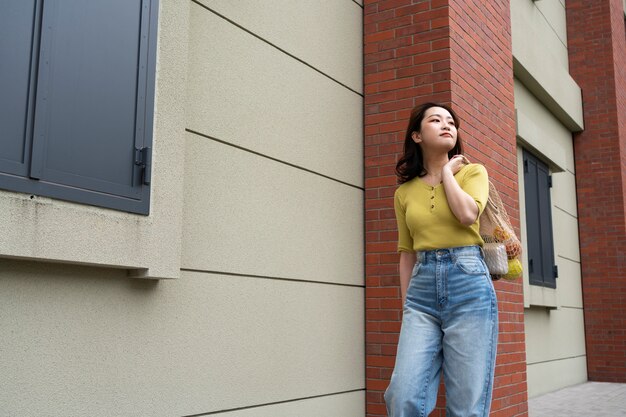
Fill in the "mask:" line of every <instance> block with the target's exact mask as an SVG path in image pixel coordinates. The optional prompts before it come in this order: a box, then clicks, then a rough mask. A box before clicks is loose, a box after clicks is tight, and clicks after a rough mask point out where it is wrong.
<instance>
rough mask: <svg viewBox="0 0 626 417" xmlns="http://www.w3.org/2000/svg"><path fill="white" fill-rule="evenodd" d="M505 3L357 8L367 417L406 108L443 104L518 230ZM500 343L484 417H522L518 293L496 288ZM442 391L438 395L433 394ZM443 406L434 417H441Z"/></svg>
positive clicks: (385, 302)
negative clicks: (360, 15) (488, 414)
mask: <svg viewBox="0 0 626 417" xmlns="http://www.w3.org/2000/svg"><path fill="white" fill-rule="evenodd" d="M510 28H511V24H510V4H509V1H507V0H495V1H491V2H465V1H453V0H429V1H420V2H414V1H411V0H378V1H376V0H365V16H364V54H365V57H364V60H365V199H366V201H365V210H366V213H365V219H366V344H367V346H366V353H367V359H366V366H367V371H366V379H367V416H384V415H386V413H385V407H384V400H383V392H384V390H385V388H386V387H387V385H388V383H389V377H390V375H391V371H392V369H393V365H394V362H395V352H396V344H397V341H398V332H399V330H400V320H401V305H400V290H399V286H398V283H399V279H398V255H397V253H396V244H397V241H396V239H397V235H396V223H395V217H394V211H393V192H394V190H395V188H396V177H395V174H394V168H395V163H396V161H397V159H398V157H399V155H400V153H401V152H402V144H403V140H404V130H405V129H406V123H407V121H408V117H409V113H410V110H411V109H412V108H413V106H414V105H416V104H419V103H421V102H424V101H438V102H443V103H446V104H451V105H452V106H453V108H454V109H455V110H456V111H457V112H458V114H459V116H460V118H461V120H462V123H461V133H462V135H463V139H464V144H465V147H466V154H467V155H468V156H469V158H470V159H472V160H474V161H477V162H481V163H483V164H485V165H486V166H487V169H488V171H489V173H490V176H491V178H492V180H493V181H494V182H495V183H496V185H497V186H498V187H499V189H500V191H501V193H502V195H503V199H504V201H505V204H507V206H508V209H509V214H510V215H511V217H512V219H513V221H514V222H516V224H515V226H516V227H518V226H519V222H518V219H519V209H518V207H519V202H518V190H517V159H516V150H515V140H516V139H515V120H514V114H515V110H514V101H513V69H512V52H511V29H510ZM496 289H497V292H498V300H499V308H500V339H499V344H498V360H497V367H496V384H495V389H494V401H493V405H492V416H501V417H505V416H507V417H508V416H526V415H527V403H526V400H527V395H526V392H527V391H526V358H525V348H524V315H523V314H524V313H523V297H522V285H521V282H518V283H508V282H497V283H496ZM442 394H443V390H440V396H441V395H442ZM444 406H445V405H444V403H443V399H442V398H440V401H439V404H438V408H437V410H436V411H435V412H434V413H433V416H441V417H443V416H444V415H445V412H444V411H443V408H442V407H444Z"/></svg>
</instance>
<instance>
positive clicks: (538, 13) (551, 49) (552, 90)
mask: <svg viewBox="0 0 626 417" xmlns="http://www.w3.org/2000/svg"><path fill="white" fill-rule="evenodd" d="M511 33H512V41H513V68H514V71H515V76H516V77H517V78H518V79H520V80H521V81H522V82H523V83H524V84H525V85H526V87H527V88H528V89H529V90H530V91H532V93H533V94H534V95H535V96H537V97H538V98H540V100H541V101H542V102H543V104H544V106H545V107H546V108H547V109H548V110H549V111H550V112H551V113H552V114H553V115H554V116H555V117H556V118H557V119H558V120H559V121H560V122H561V123H562V124H563V125H564V126H566V127H567V128H568V129H569V130H570V131H580V130H582V129H583V128H584V126H583V113H582V96H581V92H580V87H578V85H577V84H576V82H575V81H574V80H573V79H572V77H571V76H570V75H569V70H568V68H569V64H568V55H567V29H566V19H565V4H564V2H562V1H561V0H542V1H531V0H512V1H511Z"/></svg>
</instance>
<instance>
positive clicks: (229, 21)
mask: <svg viewBox="0 0 626 417" xmlns="http://www.w3.org/2000/svg"><path fill="white" fill-rule="evenodd" d="M191 2H192V3H195V4H197V5H198V6H200V7H202V8H204V9H206V10H208V11H210V12H211V13H213V14H215V15H216V16H218V17H221V18H222V19H224V20H226V21H227V22H228V23H230V24H232V25H235V26H237V27H238V28H239V29H241V30H243V31H244V32H246V33H248V34H250V35H252V36H254V37H255V38H257V39H259V40H260V41H263V42H265V43H266V44H268V45H270V46H272V47H274V48H276V49H278V50H279V51H280V52H282V53H284V54H286V55H288V56H290V57H291V58H293V59H295V60H296V61H298V62H301V63H302V64H304V65H306V66H307V67H309V68H311V69H312V70H314V71H316V72H318V73H320V74H321V75H323V76H324V77H326V78H328V79H329V80H332V81H334V82H336V83H337V84H339V85H340V86H342V87H344V88H347V89H348V90H350V91H352V92H353V93H355V94H357V95H359V96H361V97H364V95H363V93H359V92H358V91H356V90H354V89H353V88H350V87H348V86H347V85H346V84H344V83H342V82H341V81H339V80H337V79H335V78H333V77H331V76H330V75H328V74H326V73H325V72H323V71H321V70H319V69H317V68H315V67H314V66H313V65H311V64H309V63H308V62H306V61H304V60H302V59H300V58H298V57H297V56H295V55H293V54H291V53H289V52H287V51H285V50H284V49H282V48H280V47H279V46H277V45H274V44H273V43H272V42H270V41H268V40H267V39H264V38H262V37H260V36H259V35H257V34H256V33H254V32H252V31H251V30H249V29H246V28H245V27H243V26H241V25H240V24H239V23H236V22H235V21H233V20H231V19H229V18H227V17H226V16H224V15H222V14H220V13H218V12H216V11H215V10H213V9H211V8H209V7H207V6H206V5H204V4H202V3H200V2H199V1H198V0H191ZM357 4H358V3H357ZM359 6H360V5H359Z"/></svg>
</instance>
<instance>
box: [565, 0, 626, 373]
mask: <svg viewBox="0 0 626 417" xmlns="http://www.w3.org/2000/svg"><path fill="white" fill-rule="evenodd" d="M565 5H566V11H567V27H568V33H567V37H568V49H569V63H570V74H571V75H572V77H573V78H574V80H575V81H576V82H577V83H578V85H579V86H580V87H581V89H582V93H583V110H584V122H585V130H584V131H583V132H581V133H578V134H575V135H574V152H575V159H576V188H577V193H578V221H579V233H580V251H581V253H580V255H581V263H582V283H583V302H584V314H585V337H586V341H587V371H588V374H589V379H590V380H592V381H606V382H626V201H625V195H626V170H625V169H624V167H625V165H626V41H625V39H624V38H625V34H624V9H623V4H622V0H568V1H567V2H565Z"/></svg>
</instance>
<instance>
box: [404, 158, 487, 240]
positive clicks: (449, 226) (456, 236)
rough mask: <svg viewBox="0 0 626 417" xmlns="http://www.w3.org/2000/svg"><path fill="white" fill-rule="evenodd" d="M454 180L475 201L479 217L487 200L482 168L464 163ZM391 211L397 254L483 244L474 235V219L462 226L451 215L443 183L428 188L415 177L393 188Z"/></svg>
mask: <svg viewBox="0 0 626 417" xmlns="http://www.w3.org/2000/svg"><path fill="white" fill-rule="evenodd" d="M454 178H455V179H456V181H457V182H458V183H459V185H460V186H461V188H462V189H463V191H465V192H466V193H467V194H469V195H470V196H472V198H473V199H474V200H475V201H476V204H477V205H478V213H479V216H480V213H482V212H483V209H484V207H485V204H487V199H488V198H489V179H488V177H487V170H486V169H485V167H484V166H482V165H480V164H468V165H466V166H464V167H463V168H461V169H460V170H459V171H458V172H457V173H456V174H455V175H454ZM394 208H395V212H396V220H397V221H398V251H399V252H402V251H404V252H415V251H422V250H432V249H441V248H452V247H457V246H469V245H480V246H482V245H483V244H484V242H483V240H482V238H481V237H480V233H479V232H478V230H479V224H478V220H476V222H474V224H472V225H471V226H464V225H463V224H461V222H459V220H458V219H457V218H456V217H455V215H454V213H452V210H450V207H449V206H448V200H447V199H446V192H445V190H444V187H443V184H439V185H437V186H435V187H432V186H430V185H428V184H426V182H424V181H423V180H422V179H421V178H419V177H415V178H413V179H412V180H410V181H407V182H405V183H404V184H402V185H400V186H399V187H398V188H397V189H396V192H395V195H394Z"/></svg>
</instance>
